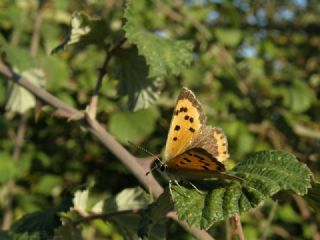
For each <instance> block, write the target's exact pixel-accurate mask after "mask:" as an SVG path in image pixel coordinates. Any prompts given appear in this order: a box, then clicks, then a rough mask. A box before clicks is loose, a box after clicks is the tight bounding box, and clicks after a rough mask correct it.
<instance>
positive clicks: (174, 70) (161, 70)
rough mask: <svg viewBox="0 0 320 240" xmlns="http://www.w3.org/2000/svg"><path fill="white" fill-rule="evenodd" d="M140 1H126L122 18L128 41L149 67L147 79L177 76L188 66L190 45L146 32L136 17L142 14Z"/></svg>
mask: <svg viewBox="0 0 320 240" xmlns="http://www.w3.org/2000/svg"><path fill="white" fill-rule="evenodd" d="M144 4H145V0H142V1H128V2H127V5H126V8H125V13H124V16H125V18H126V20H127V22H126V24H125V26H124V30H125V31H126V37H127V38H128V41H129V42H130V43H132V44H134V45H136V46H137V48H138V51H139V54H141V55H142V56H143V57H144V58H145V59H146V62H147V64H148V66H149V67H150V70H149V77H159V76H167V75H178V74H180V73H181V72H182V71H183V70H184V69H186V67H187V66H188V65H189V64H190V62H191V59H192V51H191V50H192V44H190V43H189V42H186V41H178V40H171V39H166V38H163V37H160V36H158V35H156V34H153V33H151V32H148V31H147V30H146V29H145V28H144V26H143V22H141V21H140V19H139V18H137V15H139V14H143V12H142V11H143V7H142V6H143V5H144Z"/></svg>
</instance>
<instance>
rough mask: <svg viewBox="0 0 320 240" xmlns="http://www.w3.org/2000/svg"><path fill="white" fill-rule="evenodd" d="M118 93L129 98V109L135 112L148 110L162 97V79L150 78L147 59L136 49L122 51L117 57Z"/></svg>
mask: <svg viewBox="0 0 320 240" xmlns="http://www.w3.org/2000/svg"><path fill="white" fill-rule="evenodd" d="M116 61H117V64H116V75H117V77H118V79H119V84H118V92H119V94H120V95H127V96H128V108H129V109H131V110H134V111H137V110H139V109H143V108H147V107H149V106H150V105H151V104H152V103H154V102H155V101H156V100H157V99H158V98H159V96H160V87H161V85H162V84H161V79H160V78H149V77H148V67H147V65H146V62H145V59H144V58H143V57H142V56H138V52H137V50H136V48H130V49H121V50H120V51H118V53H117V55H116Z"/></svg>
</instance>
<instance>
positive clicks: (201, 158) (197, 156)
mask: <svg viewBox="0 0 320 240" xmlns="http://www.w3.org/2000/svg"><path fill="white" fill-rule="evenodd" d="M194 156H195V157H196V158H199V159H200V160H204V158H203V157H201V156H199V155H197V154H194Z"/></svg>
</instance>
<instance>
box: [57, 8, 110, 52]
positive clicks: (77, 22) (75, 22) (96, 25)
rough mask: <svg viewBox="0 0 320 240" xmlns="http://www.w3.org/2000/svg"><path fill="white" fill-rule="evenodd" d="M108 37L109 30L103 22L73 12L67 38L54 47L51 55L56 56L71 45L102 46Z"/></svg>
mask: <svg viewBox="0 0 320 240" xmlns="http://www.w3.org/2000/svg"><path fill="white" fill-rule="evenodd" d="M108 35H109V30H108V25H107V24H106V21H105V20H103V19H100V18H99V19H93V18H90V17H89V16H88V15H86V14H85V13H82V12H75V13H73V14H72V19H71V31H70V34H69V37H68V38H67V39H66V40H65V41H64V42H63V43H62V44H60V45H59V46H57V47H55V48H54V49H53V50H52V51H51V53H52V54H56V53H57V52H59V51H61V50H64V49H65V48H66V47H67V46H69V45H73V44H78V45H81V46H85V45H88V44H102V43H103V42H104V41H105V38H106V37H107V36H108Z"/></svg>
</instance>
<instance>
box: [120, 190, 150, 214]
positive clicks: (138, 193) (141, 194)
mask: <svg viewBox="0 0 320 240" xmlns="http://www.w3.org/2000/svg"><path fill="white" fill-rule="evenodd" d="M114 200H115V203H116V206H117V210H126V209H134V208H142V207H145V206H146V205H147V204H148V203H149V202H150V201H149V199H148V194H147V193H146V192H145V191H144V190H143V189H142V188H140V187H138V188H127V189H124V190H123V191H121V192H120V193H118V194H117V196H116V197H115V199H114Z"/></svg>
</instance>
